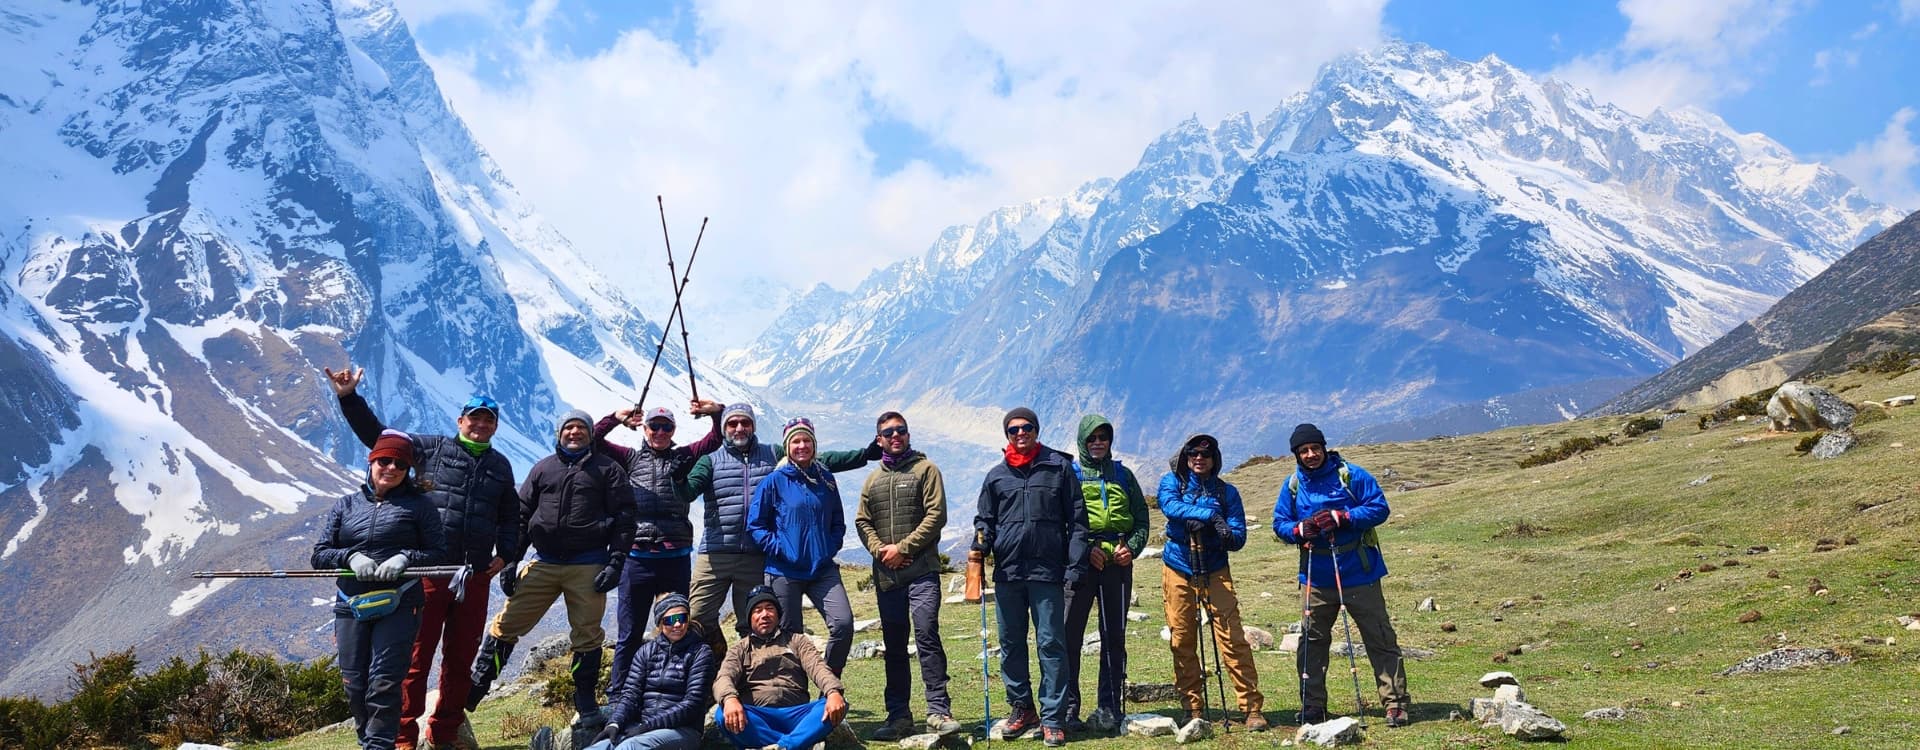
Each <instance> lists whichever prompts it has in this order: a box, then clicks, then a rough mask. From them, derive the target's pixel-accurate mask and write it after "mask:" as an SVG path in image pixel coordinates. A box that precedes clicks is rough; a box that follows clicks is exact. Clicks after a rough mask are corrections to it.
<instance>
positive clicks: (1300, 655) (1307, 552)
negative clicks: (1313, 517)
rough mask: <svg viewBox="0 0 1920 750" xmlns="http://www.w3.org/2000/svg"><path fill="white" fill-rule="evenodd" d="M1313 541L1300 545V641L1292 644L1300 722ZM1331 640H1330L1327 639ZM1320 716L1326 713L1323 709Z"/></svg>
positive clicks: (1310, 622)
mask: <svg viewBox="0 0 1920 750" xmlns="http://www.w3.org/2000/svg"><path fill="white" fill-rule="evenodd" d="M1312 555H1313V540H1312V539H1308V540H1307V541H1305V542H1301V544H1300V639H1299V640H1298V641H1295V642H1294V648H1293V666H1294V667H1295V669H1294V671H1296V672H1299V673H1300V721H1301V722H1302V723H1305V722H1306V720H1307V719H1306V717H1307V633H1308V632H1309V631H1310V629H1311V628H1312V627H1313V568H1311V567H1309V566H1308V563H1309V562H1310V561H1311V559H1312ZM1329 640H1331V639H1329ZM1321 713H1322V714H1324V713H1326V711H1325V710H1324V709H1322V711H1321Z"/></svg>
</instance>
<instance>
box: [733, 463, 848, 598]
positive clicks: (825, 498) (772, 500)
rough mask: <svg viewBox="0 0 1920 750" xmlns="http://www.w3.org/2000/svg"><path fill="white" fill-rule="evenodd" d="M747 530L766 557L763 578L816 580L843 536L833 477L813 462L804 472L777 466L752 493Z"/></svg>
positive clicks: (844, 529)
mask: <svg viewBox="0 0 1920 750" xmlns="http://www.w3.org/2000/svg"><path fill="white" fill-rule="evenodd" d="M747 531H748V532H749V533H751V534H753V543H754V544H755V545H757V546H759V547H760V551H761V552H764V553H766V555H767V567H766V572H767V574H768V575H775V576H780V577H782V578H791V579H794V580H796V581H811V580H814V579H817V578H819V577H820V574H821V573H822V572H823V571H825V570H826V569H827V566H829V565H832V564H833V556H834V555H837V554H840V546H841V544H842V543H843V542H844V541H845V539H846V536H847V517H846V512H845V511H843V510H841V509H840V485H839V483H838V482H835V481H834V479H833V472H830V471H827V467H826V465H825V464H822V463H820V462H819V461H815V462H813V466H812V467H810V468H807V469H801V468H800V467H799V466H796V465H794V464H793V463H791V462H785V463H782V464H780V466H779V468H776V469H774V470H773V473H772V474H768V475H767V478H765V479H762V480H760V485H759V486H758V487H756V488H755V489H754V491H753V505H751V506H749V507H748V508H747Z"/></svg>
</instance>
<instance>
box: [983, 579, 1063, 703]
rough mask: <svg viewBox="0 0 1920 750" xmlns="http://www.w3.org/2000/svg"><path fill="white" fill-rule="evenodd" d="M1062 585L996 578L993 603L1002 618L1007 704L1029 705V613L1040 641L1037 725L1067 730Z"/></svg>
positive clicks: (1003, 667) (1031, 696)
mask: <svg viewBox="0 0 1920 750" xmlns="http://www.w3.org/2000/svg"><path fill="white" fill-rule="evenodd" d="M1065 600H1066V589H1065V588H1063V587H1062V586H1061V584H1058V583H1046V582H1044V581H999V582H997V583H996V584H995V586H994V594H993V607H994V611H995V613H997V614H998V615H999V618H1000V678H1001V679H1002V680H1004V681H1005V682H1006V683H1007V703H1008V704H1009V705H1012V706H1026V707H1031V706H1032V705H1033V688H1032V686H1031V685H1030V684H1029V683H1030V682H1031V680H1030V678H1029V676H1028V673H1027V618H1028V617H1029V616H1031V617H1032V618H1033V628H1034V631H1035V635H1036V636H1037V638H1036V640H1038V641H1039V642H1040V725H1041V726H1045V727H1051V728H1054V729H1065V728H1066V723H1067V680H1066V676H1067V675H1066V669H1067V644H1066V642H1065V641H1064V640H1062V639H1061V635H1062V633H1064V632H1065V630H1066V620H1065V610H1066V604H1065Z"/></svg>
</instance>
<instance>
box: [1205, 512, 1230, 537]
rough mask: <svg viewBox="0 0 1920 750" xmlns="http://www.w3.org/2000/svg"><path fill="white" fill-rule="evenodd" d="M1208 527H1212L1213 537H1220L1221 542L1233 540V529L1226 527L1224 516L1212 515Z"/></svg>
mask: <svg viewBox="0 0 1920 750" xmlns="http://www.w3.org/2000/svg"><path fill="white" fill-rule="evenodd" d="M1210 525H1211V526H1213V535H1214V536H1217V537H1220V540H1221V541H1226V540H1228V539H1232V538H1233V527H1232V526H1228V525H1227V517H1226V516H1222V515H1219V514H1217V513H1216V514H1214V516H1213V520H1212V522H1211V524H1210Z"/></svg>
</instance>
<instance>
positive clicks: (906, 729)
mask: <svg viewBox="0 0 1920 750" xmlns="http://www.w3.org/2000/svg"><path fill="white" fill-rule="evenodd" d="M912 734H913V720H912V719H909V718H907V717H904V716H902V717H900V718H898V719H893V720H891V721H888V722H887V723H885V724H881V725H880V728H879V729H875V730H873V734H870V735H867V737H868V738H869V739H871V740H873V741H874V742H897V741H899V740H904V739H906V738H907V737H908V736H910V735H912Z"/></svg>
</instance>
